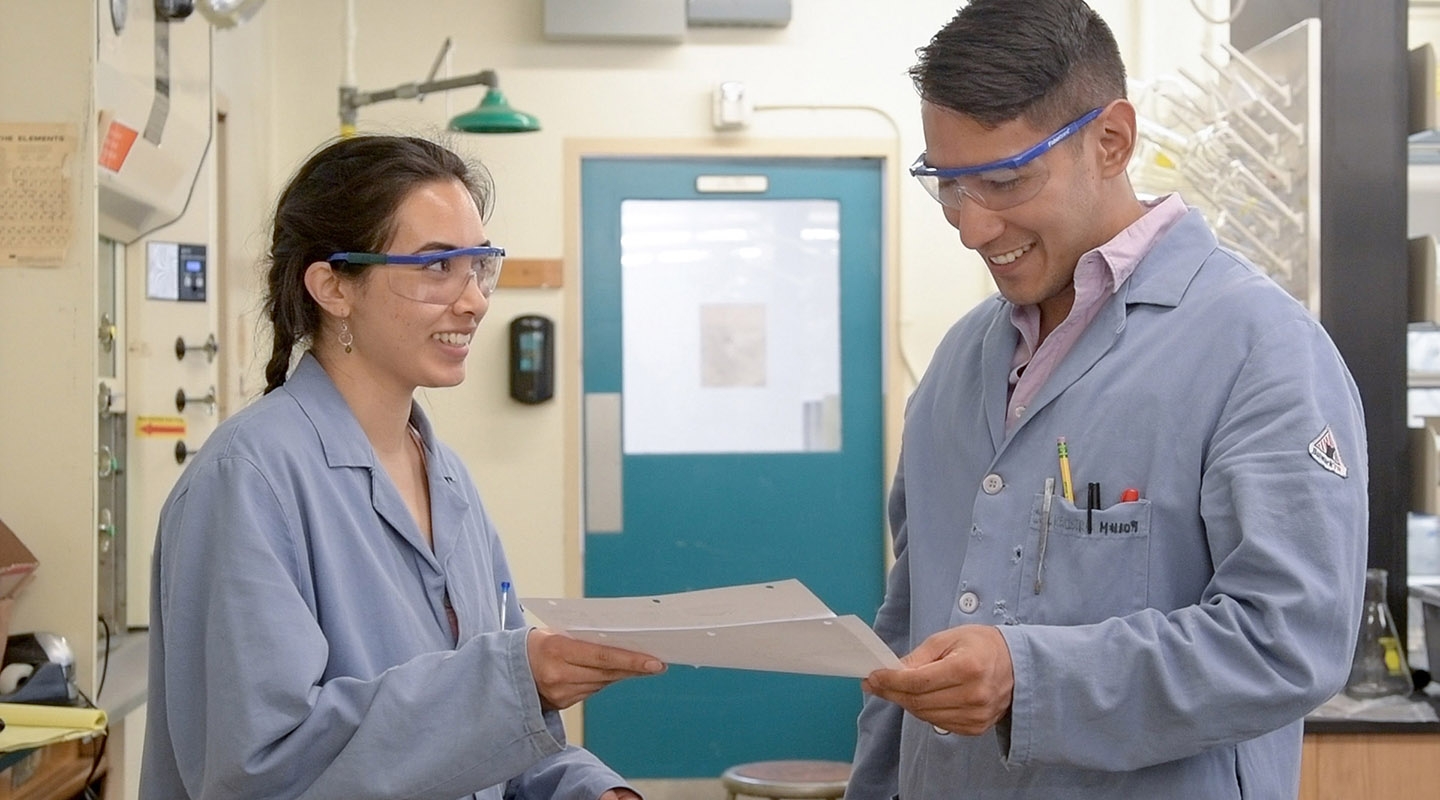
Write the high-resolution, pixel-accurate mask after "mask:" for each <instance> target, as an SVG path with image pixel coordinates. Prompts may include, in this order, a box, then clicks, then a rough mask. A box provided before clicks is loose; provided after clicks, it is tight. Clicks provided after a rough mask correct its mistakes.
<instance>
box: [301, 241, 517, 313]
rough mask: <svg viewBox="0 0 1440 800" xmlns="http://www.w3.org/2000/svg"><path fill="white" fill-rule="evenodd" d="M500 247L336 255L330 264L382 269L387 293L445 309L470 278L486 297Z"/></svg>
mask: <svg viewBox="0 0 1440 800" xmlns="http://www.w3.org/2000/svg"><path fill="white" fill-rule="evenodd" d="M504 260H505V248H503V247H462V248H460V249H458V250H440V251H437V252H432V253H415V254H413V255H410V254H400V253H335V254H333V255H331V256H330V257H329V258H327V259H326V261H329V262H331V263H336V262H340V263H346V264H367V265H374V266H382V267H389V269H386V270H385V276H386V280H387V281H388V282H389V284H390V291H392V292H394V293H395V294H398V295H400V296H401V297H404V298H407V299H410V300H419V301H420V302H422V303H433V304H435V305H441V306H448V305H450V304H451V303H454V302H455V301H456V300H459V299H460V295H462V294H464V293H465V286H466V285H467V284H468V283H469V282H470V278H471V277H472V276H473V277H474V278H475V284H476V285H477V286H479V287H480V293H481V294H483V295H485V296H486V297H489V296H490V295H491V294H492V293H493V292H494V291H495V284H496V283H498V282H499V281H500V265H501V262H503V261H504Z"/></svg>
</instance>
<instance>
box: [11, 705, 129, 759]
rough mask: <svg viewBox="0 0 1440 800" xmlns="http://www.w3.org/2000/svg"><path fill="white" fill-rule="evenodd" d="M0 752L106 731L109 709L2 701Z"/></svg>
mask: <svg viewBox="0 0 1440 800" xmlns="http://www.w3.org/2000/svg"><path fill="white" fill-rule="evenodd" d="M0 720H4V721H5V730H3V731H0V753H9V752H11V751H13V750H28V749H30V748H33V747H41V746H44V745H47V744H54V743H55V742H64V741H68V740H70V739H83V738H84V737H86V736H94V735H95V734H99V733H104V732H105V726H106V724H107V723H106V719H105V712H104V711H102V710H100V709H98V708H75V707H73V706H46V705H38V704H33V703H0Z"/></svg>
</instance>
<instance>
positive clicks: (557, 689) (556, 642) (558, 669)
mask: <svg viewBox="0 0 1440 800" xmlns="http://www.w3.org/2000/svg"><path fill="white" fill-rule="evenodd" d="M525 646H526V652H527V653H528V654H529V656H530V674H531V675H533V676H534V678H535V690H536V691H537V692H538V693H539V694H540V705H541V707H543V708H546V709H561V708H569V707H570V706H573V705H575V704H576V703H578V702H580V701H581V700H584V699H585V698H587V697H589V696H590V695H592V694H595V693H596V692H598V691H600V690H601V689H604V688H605V687H606V686H609V685H610V684H612V683H614V682H616V681H619V680H624V679H625V678H633V677H635V676H637V675H655V674H658V673H661V672H664V671H665V665H664V664H662V663H660V661H659V660H658V659H656V658H655V657H654V656H647V655H645V654H644V653H636V652H633V651H631V650H621V649H620V648H618V647H606V646H604V645H599V644H591V643H589V642H582V641H580V640H579V639H571V638H570V637H569V636H565V635H562V634H558V633H551V632H550V631H542V630H538V629H535V630H531V631H530V636H529V638H527V639H526V640H525ZM611 791H628V790H611ZM622 797H623V795H622Z"/></svg>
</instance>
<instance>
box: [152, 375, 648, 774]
mask: <svg viewBox="0 0 1440 800" xmlns="http://www.w3.org/2000/svg"><path fill="white" fill-rule="evenodd" d="M411 413H412V417H411V421H412V423H413V424H414V425H415V426H416V427H417V429H418V430H419V432H420V434H421V438H422V439H423V441H424V443H425V449H426V459H427V469H428V473H429V482H430V502H431V520H432V529H433V531H434V550H433V552H432V550H431V548H430V547H428V546H427V545H426V543H425V541H424V540H423V539H422V538H421V534H420V531H419V529H418V527H417V526H416V523H415V521H414V518H413V516H411V514H410V512H409V510H408V509H407V507H406V506H405V503H404V501H403V500H402V499H401V497H400V494H399V492H398V490H397V489H396V488H395V486H394V484H393V483H392V482H391V481H390V478H389V477H388V476H387V475H386V473H385V471H384V469H383V468H381V467H380V466H379V465H378V464H377V462H376V460H375V455H374V452H373V451H372V449H371V447H370V443H369V441H368V440H367V439H366V437H365V434H364V432H363V431H361V429H360V425H359V423H358V422H357V421H356V420H355V418H354V416H353V415H352V414H351V413H350V410H349V407H348V406H347V405H346V403H345V401H344V399H343V398H342V397H341V396H340V393H339V392H338V391H337V390H336V389H335V386H334V384H333V383H331V381H330V379H329V376H327V375H326V374H325V372H324V370H323V369H321V367H320V365H319V363H318V362H316V361H315V360H314V358H313V357H311V356H308V355H307V356H305V357H304V358H303V359H302V360H301V362H300V364H299V366H298V367H297V368H296V370H295V373H294V374H293V375H292V376H291V378H290V379H289V380H288V381H287V382H286V383H285V384H284V386H282V387H280V388H279V389H277V390H275V391H273V392H271V393H270V394H268V395H266V396H265V397H263V398H261V399H260V400H258V401H257V402H256V403H254V404H253V405H252V406H250V407H249V408H247V409H245V410H243V411H241V412H240V413H238V414H236V415H235V416H234V417H232V418H231V419H229V420H227V421H226V422H224V423H223V424H222V425H220V427H219V428H218V429H217V430H216V431H215V433H214V434H212V435H211V437H210V439H209V440H208V441H207V442H206V443H205V446H204V447H203V448H201V450H200V452H199V454H198V455H197V456H196V457H195V460H194V461H193V462H192V463H191V464H190V465H189V467H188V468H187V469H186V470H185V473H184V474H183V475H182V476H181V478H180V481H179V483H178V484H177V485H176V487H175V489H174V490H173V492H172V493H171V496H170V499H169V500H168V501H167V502H166V504H165V506H164V509H163V510H162V512H161V517H160V533H159V538H158V540H157V542H156V547H155V556H154V572H153V578H152V587H151V615H150V687H149V714H148V718H147V727H146V731H147V733H146V741H145V752H144V757H143V765H142V771H141V790H140V796H141V797H142V798H147V799H153V800H162V799H163V800H175V798H185V797H189V798H245V799H246V800H258V799H259V798H294V797H305V798H336V799H337V800H339V799H340V798H345V800H361V799H362V798H377V799H378V798H387V799H389V798H436V799H437V800H454V798H458V797H470V796H471V795H472V794H473V795H474V796H475V797H478V798H483V799H484V800H499V798H501V797H502V794H503V796H504V797H507V798H508V797H512V796H513V797H517V798H551V797H555V798H575V799H576V800H595V798H597V797H599V796H600V795H601V794H602V793H603V792H604V791H605V790H606V789H609V788H611V787H614V786H619V785H623V784H624V782H623V781H622V780H621V779H620V778H619V777H618V776H617V775H615V774H614V773H613V772H611V771H610V770H609V769H608V768H606V767H605V766H603V765H602V764H600V763H599V761H598V760H596V759H595V758H594V757H593V756H592V755H590V754H589V753H588V752H586V751H584V750H581V749H578V748H574V747H566V746H565V744H564V741H565V739H564V733H563V731H562V728H561V724H560V720H559V716H558V715H557V714H555V713H554V712H543V713H542V711H541V708H540V702H539V698H538V696H537V694H536V690H535V685H534V681H533V679H532V677H531V674H530V667H529V662H528V658H527V654H526V646H525V640H526V634H527V628H526V626H525V623H524V619H523V617H522V614H521V612H520V607H519V604H518V601H517V600H515V599H514V597H513V595H512V597H511V599H510V606H509V609H508V611H507V615H506V618H507V620H508V621H509V626H508V627H509V630H507V631H501V630H500V606H499V603H500V584H501V582H502V581H509V580H510V571H509V567H508V566H507V564H506V562H505V555H504V553H503V552H502V550H501V546H500V542H499V540H498V539H497V538H496V534H495V529H494V526H493V525H492V524H491V522H490V519H489V517H488V516H487V515H486V513H485V509H484V507H483V506H482V505H481V503H480V497H479V495H478V494H477V493H476V490H475V486H474V483H473V482H472V481H471V479H470V475H469V474H468V473H467V472H466V470H465V468H464V466H463V465H462V464H461V463H460V460H459V458H458V457H456V455H455V453H454V452H452V451H451V450H450V449H449V448H447V447H445V446H444V445H442V444H440V443H439V442H438V441H436V439H435V437H434V435H433V433H432V431H431V428H430V425H429V423H428V421H427V420H426V419H425V416H424V414H423V413H421V411H420V409H419V408H418V406H417V407H415V408H414V409H413V411H412V412H411ZM447 596H448V602H449V604H450V605H451V606H452V607H453V608H454V611H455V616H456V618H457V619H458V624H459V643H458V645H457V644H456V641H455V639H453V638H452V634H451V628H450V622H449V619H448V614H447V610H446V601H447ZM507 782H508V789H507ZM487 787H488V788H487Z"/></svg>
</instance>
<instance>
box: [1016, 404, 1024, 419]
mask: <svg viewBox="0 0 1440 800" xmlns="http://www.w3.org/2000/svg"><path fill="white" fill-rule="evenodd" d="M1023 416H1025V406H1015V419H1020V418H1021V417H1023Z"/></svg>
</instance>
